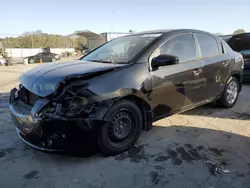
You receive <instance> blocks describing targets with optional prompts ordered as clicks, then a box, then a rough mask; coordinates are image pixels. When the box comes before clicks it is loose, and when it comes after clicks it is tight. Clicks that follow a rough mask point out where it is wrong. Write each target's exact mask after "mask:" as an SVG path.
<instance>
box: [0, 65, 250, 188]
mask: <svg viewBox="0 0 250 188" xmlns="http://www.w3.org/2000/svg"><path fill="white" fill-rule="evenodd" d="M34 66H36V65H32V66H30V65H29V66H13V67H0V77H1V79H0V93H1V94H0V187H1V188H2V187H3V188H8V187H10V188H13V187H30V188H33V187H60V188H64V187H72V188H77V187H81V188H82V187H84V188H85V187H86V188H87V187H91V188H104V187H105V188H113V187H114V188H120V187H122V188H127V187H131V188H134V187H135V188H139V187H170V188H196V187H197V188H247V187H250V159H249V156H250V150H249V147H250V103H249V101H250V84H249V85H247V84H245V85H244V86H243V91H242V92H241V93H240V96H239V100H238V102H237V104H236V106H235V107H234V108H232V109H220V108H217V107H214V106H212V105H206V106H203V107H200V108H197V109H195V110H192V111H189V112H186V113H183V114H178V115H174V116H171V117H169V118H166V119H163V120H160V121H157V122H155V123H154V124H155V126H154V127H153V129H152V130H151V131H147V132H142V133H141V137H140V139H139V141H138V143H137V144H136V146H135V147H134V148H132V149H131V150H130V151H128V152H126V153H123V154H121V155H117V156H115V157H103V156H101V155H100V154H96V155H92V156H90V157H88V158H84V157H72V156H65V155H56V154H50V153H43V152H40V151H37V150H34V149H32V148H30V147H28V146H26V145H25V144H24V143H22V141H20V140H19V139H18V137H17V135H16V134H15V130H14V125H13V124H12V122H11V119H10V115H9V110H8V108H7V106H8V103H7V100H8V92H9V90H10V89H11V88H12V87H14V86H15V85H16V84H17V83H18V82H17V79H18V77H19V75H20V74H21V73H22V72H24V71H26V70H28V69H30V68H32V67H34ZM2 78H3V79H2ZM216 168H217V171H218V173H217V174H215V173H214V171H215V170H216Z"/></svg>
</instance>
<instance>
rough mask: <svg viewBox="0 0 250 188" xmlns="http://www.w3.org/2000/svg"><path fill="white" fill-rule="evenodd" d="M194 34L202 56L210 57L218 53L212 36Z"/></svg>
mask: <svg viewBox="0 0 250 188" xmlns="http://www.w3.org/2000/svg"><path fill="white" fill-rule="evenodd" d="M196 36H197V38H198V40H199V44H200V49H201V55H202V57H211V56H216V55H219V54H220V52H219V48H218V44H217V41H216V39H215V38H214V37H213V36H209V35H205V34H197V35H196Z"/></svg>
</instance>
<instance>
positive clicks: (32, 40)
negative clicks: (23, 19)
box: [31, 32, 33, 48]
mask: <svg viewBox="0 0 250 188" xmlns="http://www.w3.org/2000/svg"><path fill="white" fill-rule="evenodd" d="M31 46H32V48H33V32H32V33H31Z"/></svg>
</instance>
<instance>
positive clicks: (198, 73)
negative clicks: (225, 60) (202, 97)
mask: <svg viewBox="0 0 250 188" xmlns="http://www.w3.org/2000/svg"><path fill="white" fill-rule="evenodd" d="M201 71H202V69H198V68H197V69H194V70H193V75H194V76H199V75H200V73H201Z"/></svg>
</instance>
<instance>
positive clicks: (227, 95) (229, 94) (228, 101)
mask: <svg viewBox="0 0 250 188" xmlns="http://www.w3.org/2000/svg"><path fill="white" fill-rule="evenodd" d="M239 91H240V87H239V82H238V80H237V79H236V78H235V77H230V78H229V80H228V81H227V84H226V86H225V89H224V92H223V94H222V96H221V98H220V99H219V100H218V103H219V104H220V105H221V106H222V107H225V108H231V107H233V106H234V105H235V103H236V102H237V99H238V96H239Z"/></svg>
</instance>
